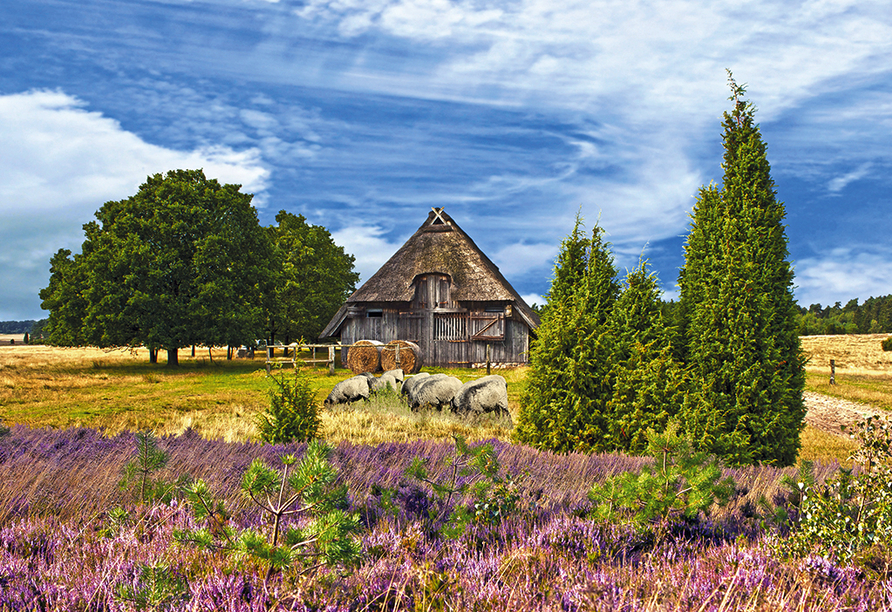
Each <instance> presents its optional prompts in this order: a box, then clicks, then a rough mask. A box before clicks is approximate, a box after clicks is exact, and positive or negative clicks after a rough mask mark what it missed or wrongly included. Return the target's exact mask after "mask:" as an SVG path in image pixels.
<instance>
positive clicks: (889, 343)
mask: <svg viewBox="0 0 892 612" xmlns="http://www.w3.org/2000/svg"><path fill="white" fill-rule="evenodd" d="M881 346H882V347H883V350H884V351H886V352H889V351H892V336H889V337H888V338H886V339H885V340H883V343H882V344H881Z"/></svg>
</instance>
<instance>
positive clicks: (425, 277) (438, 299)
mask: <svg viewBox="0 0 892 612" xmlns="http://www.w3.org/2000/svg"><path fill="white" fill-rule="evenodd" d="M451 292H452V280H451V279H450V278H449V275H448V274H422V275H419V276H416V277H415V298H414V299H413V300H412V307H413V308H414V309H421V310H434V309H435V308H450V307H452V306H453V304H452V299H451Z"/></svg>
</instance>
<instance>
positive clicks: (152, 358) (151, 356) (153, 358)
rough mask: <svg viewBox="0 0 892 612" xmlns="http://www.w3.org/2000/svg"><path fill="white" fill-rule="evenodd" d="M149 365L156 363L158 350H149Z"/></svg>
mask: <svg viewBox="0 0 892 612" xmlns="http://www.w3.org/2000/svg"><path fill="white" fill-rule="evenodd" d="M149 363H158V349H156V348H150V349H149Z"/></svg>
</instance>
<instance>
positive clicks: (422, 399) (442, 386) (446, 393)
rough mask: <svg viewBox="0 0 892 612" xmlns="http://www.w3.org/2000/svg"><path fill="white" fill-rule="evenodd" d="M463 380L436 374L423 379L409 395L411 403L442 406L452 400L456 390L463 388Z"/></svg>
mask: <svg viewBox="0 0 892 612" xmlns="http://www.w3.org/2000/svg"><path fill="white" fill-rule="evenodd" d="M461 386H462V384H461V381H460V380H459V379H457V378H456V377H455V376H447V375H446V374H434V375H432V376H428V377H426V378H424V379H423V380H421V381H420V382H419V383H418V384H416V385H415V387H413V389H412V391H411V393H409V395H408V399H409V405H410V406H412V407H413V408H418V407H420V406H427V405H430V406H436V407H438V408H439V407H442V406H443V405H445V404H449V403H451V402H452V398H454V397H455V394H456V392H457V391H458V390H459V389H461Z"/></svg>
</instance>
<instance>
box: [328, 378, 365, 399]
mask: <svg viewBox="0 0 892 612" xmlns="http://www.w3.org/2000/svg"><path fill="white" fill-rule="evenodd" d="M372 378H374V377H372ZM369 382H370V381H369V377H368V376H364V375H362V374H360V375H358V376H353V377H351V378H348V379H347V380H342V381H341V382H339V383H338V384H336V385H335V386H334V389H332V390H331V393H329V394H328V397H327V398H325V403H326V404H346V403H348V402H355V401H358V400H361V399H368V397H369Z"/></svg>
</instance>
